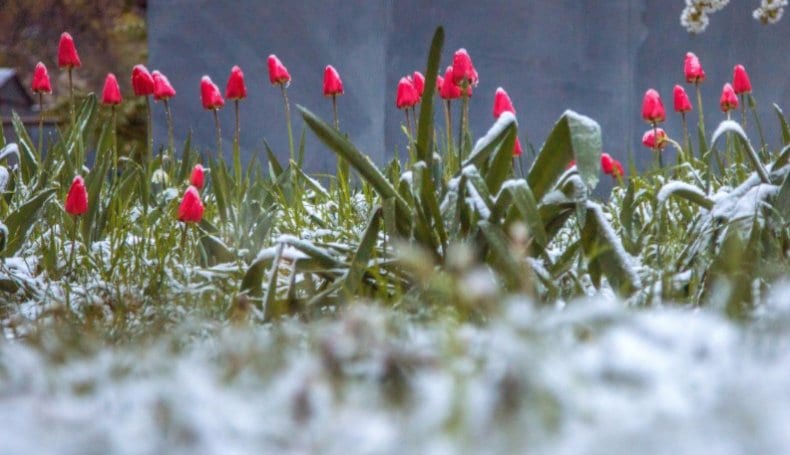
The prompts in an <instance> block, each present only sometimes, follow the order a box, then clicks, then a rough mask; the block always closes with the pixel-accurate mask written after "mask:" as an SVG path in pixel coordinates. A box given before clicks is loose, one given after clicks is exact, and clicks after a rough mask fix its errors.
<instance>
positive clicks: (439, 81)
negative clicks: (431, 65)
mask: <svg viewBox="0 0 790 455" xmlns="http://www.w3.org/2000/svg"><path fill="white" fill-rule="evenodd" d="M442 87H444V78H443V77H442V76H440V75H438V74H437V75H436V94H437V95H439V96H441V93H442Z"/></svg>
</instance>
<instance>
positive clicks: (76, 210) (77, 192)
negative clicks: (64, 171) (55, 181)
mask: <svg viewBox="0 0 790 455" xmlns="http://www.w3.org/2000/svg"><path fill="white" fill-rule="evenodd" d="M65 209H66V213H68V214H69V215H73V216H80V215H82V214H84V213H85V212H87V211H88V190H87V189H85V180H83V179H82V177H81V176H79V175H78V176H76V177H74V180H72V182H71V187H70V188H69V192H68V194H67V195H66V204H65Z"/></svg>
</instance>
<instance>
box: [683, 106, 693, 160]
mask: <svg viewBox="0 0 790 455" xmlns="http://www.w3.org/2000/svg"><path fill="white" fill-rule="evenodd" d="M680 119H681V122H682V123H683V144H684V145H685V146H686V154H687V156H689V157H692V158H693V157H694V152H693V151H692V150H691V136H689V126H688V121H687V120H686V113H685V112H681V113H680Z"/></svg>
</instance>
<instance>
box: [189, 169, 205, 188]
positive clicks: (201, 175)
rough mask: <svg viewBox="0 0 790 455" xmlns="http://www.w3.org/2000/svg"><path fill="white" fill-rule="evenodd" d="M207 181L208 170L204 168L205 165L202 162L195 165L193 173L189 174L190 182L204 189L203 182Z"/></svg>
mask: <svg viewBox="0 0 790 455" xmlns="http://www.w3.org/2000/svg"><path fill="white" fill-rule="evenodd" d="M205 182H206V170H205V169H203V166H201V165H200V163H198V164H196V165H195V167H193V168H192V175H190V176H189V183H190V184H192V186H194V187H195V188H197V189H199V190H202V189H203V184H204V183H205Z"/></svg>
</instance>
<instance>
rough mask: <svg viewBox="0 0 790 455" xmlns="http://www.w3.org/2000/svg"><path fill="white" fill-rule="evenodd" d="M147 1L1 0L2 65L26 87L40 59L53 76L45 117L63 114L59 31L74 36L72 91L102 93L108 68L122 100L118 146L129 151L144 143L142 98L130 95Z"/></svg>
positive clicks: (142, 54)
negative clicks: (75, 59) (76, 58)
mask: <svg viewBox="0 0 790 455" xmlns="http://www.w3.org/2000/svg"><path fill="white" fill-rule="evenodd" d="M146 9H147V1H146V0H121V1H119V0H11V1H8V0H0V11H2V13H0V30H2V33H0V67H8V68H13V69H15V70H16V71H17V73H18V74H19V76H20V77H21V79H22V81H23V83H24V84H25V86H26V87H30V81H31V79H32V76H33V68H34V67H35V65H36V63H37V62H38V61H42V62H44V64H45V65H46V66H47V68H48V69H49V73H50V77H51V79H52V88H53V96H52V97H45V101H49V102H50V104H49V105H48V106H47V107H46V109H47V111H48V115H50V116H58V117H59V118H61V119H65V118H67V112H68V105H67V102H68V76H67V73H66V72H65V71H63V72H62V71H60V70H59V69H58V67H57V52H58V41H59V40H60V35H61V33H63V32H69V33H71V35H72V36H73V37H74V42H75V43H76V45H77V51H78V52H79V54H80V59H81V60H82V67H81V68H79V69H77V70H76V71H75V72H74V84H75V90H76V93H77V94H78V95H81V96H84V95H85V94H87V93H90V92H94V93H96V94H97V95H100V94H101V90H102V87H103V85H104V78H105V77H106V76H107V73H109V72H112V73H115V75H116V76H117V78H118V82H119V83H120V84H121V91H122V92H123V95H124V103H123V105H122V108H121V110H120V111H119V114H120V115H119V116H118V135H119V144H121V145H122V146H123V147H124V149H125V150H124V152H126V153H127V154H128V153H129V152H130V151H131V149H132V148H137V149H139V148H140V147H144V146H145V145H144V144H145V137H146V134H145V125H146V121H145V102H144V100H143V99H141V98H139V97H134V96H132V88H131V81H130V75H131V71H132V66H134V65H135V64H137V63H145V62H146V61H147V57H148V47H147V39H148V37H147V29H146V22H145V14H146Z"/></svg>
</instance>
